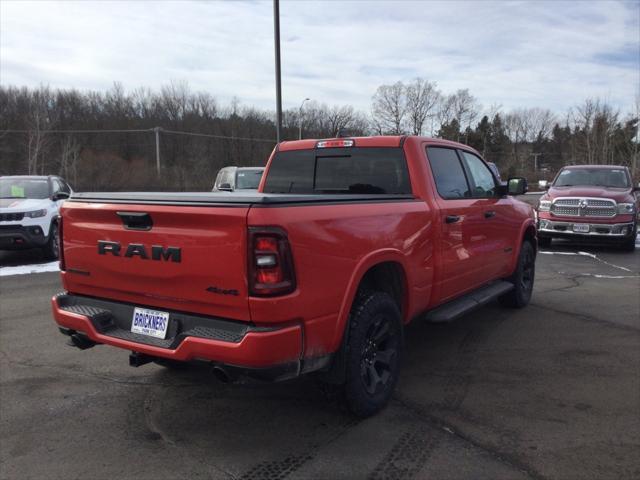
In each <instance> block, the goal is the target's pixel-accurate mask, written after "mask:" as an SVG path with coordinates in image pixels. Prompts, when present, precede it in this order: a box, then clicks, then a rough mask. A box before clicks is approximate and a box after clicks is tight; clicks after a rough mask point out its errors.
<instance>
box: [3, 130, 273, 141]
mask: <svg viewBox="0 0 640 480" xmlns="http://www.w3.org/2000/svg"><path fill="white" fill-rule="evenodd" d="M33 131H34V130H17V129H8V130H2V131H0V133H1V134H5V133H30V132H33ZM156 131H159V132H161V133H170V134H175V135H190V136H193V137H207V138H217V139H221V140H242V141H248V142H265V143H273V144H275V143H276V141H275V140H269V139H267V138H250V137H233V136H229V135H212V134H209V133H197V132H185V131H180V130H165V129H164V128H162V127H154V128H145V129H108V130H107V129H105V130H98V129H88V130H40V133H42V134H46V133H153V132H156Z"/></svg>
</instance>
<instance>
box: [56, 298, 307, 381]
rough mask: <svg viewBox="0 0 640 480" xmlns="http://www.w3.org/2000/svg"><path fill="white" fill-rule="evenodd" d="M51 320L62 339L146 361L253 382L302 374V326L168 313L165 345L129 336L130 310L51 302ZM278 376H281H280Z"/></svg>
mask: <svg viewBox="0 0 640 480" xmlns="http://www.w3.org/2000/svg"><path fill="white" fill-rule="evenodd" d="M51 304H52V308H53V316H54V319H55V321H56V323H57V324H58V325H59V326H60V327H61V331H62V332H63V333H65V334H67V335H71V334H76V333H78V334H81V335H82V336H83V337H86V338H88V339H89V340H91V341H92V342H95V343H99V344H105V345H112V346H114V347H119V348H123V349H126V350H131V351H133V352H138V353H141V354H144V355H148V356H151V357H160V358H167V359H171V360H177V361H185V362H188V361H196V360H198V361H206V362H212V363H214V364H216V365H224V366H229V367H234V368H237V369H238V370H241V371H242V370H255V371H256V373H258V374H260V373H262V374H264V375H258V376H264V377H272V376H271V375H269V372H274V377H275V376H277V378H271V379H282V378H290V377H293V376H297V375H299V374H300V373H302V370H303V364H302V353H303V347H302V326H301V325H300V324H293V325H292V324H289V325H287V326H283V327H267V328H265V327H255V326H253V325H252V324H251V323H249V322H237V321H232V320H227V319H220V318H214V317H204V316H196V315H191V314H186V313H182V312H173V311H169V322H170V326H169V331H168V333H167V337H168V338H167V339H166V340H163V339H155V338H152V337H147V336H144V335H139V334H135V333H132V332H131V320H132V315H133V309H134V306H133V305H130V304H126V303H122V302H112V301H106V300H99V299H94V298H91V297H84V296H79V295H71V294H59V295H56V296H54V297H53V298H52V300H51ZM283 372H284V373H283Z"/></svg>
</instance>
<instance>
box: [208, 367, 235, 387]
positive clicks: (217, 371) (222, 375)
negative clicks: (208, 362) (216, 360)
mask: <svg viewBox="0 0 640 480" xmlns="http://www.w3.org/2000/svg"><path fill="white" fill-rule="evenodd" d="M212 371H213V374H214V375H215V377H216V378H217V379H218V380H219V381H221V382H222V383H230V382H231V376H230V375H229V372H228V371H227V369H225V368H224V367H221V366H220V365H216V366H215V367H213V369H212Z"/></svg>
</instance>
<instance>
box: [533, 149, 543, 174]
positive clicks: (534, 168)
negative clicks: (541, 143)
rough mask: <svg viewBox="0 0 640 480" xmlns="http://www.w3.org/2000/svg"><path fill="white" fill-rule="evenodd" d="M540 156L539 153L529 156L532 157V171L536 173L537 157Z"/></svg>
mask: <svg viewBox="0 0 640 480" xmlns="http://www.w3.org/2000/svg"><path fill="white" fill-rule="evenodd" d="M540 155H542V154H541V153H532V154H531V156H532V157H533V171H534V172H537V171H538V157H539V156H540Z"/></svg>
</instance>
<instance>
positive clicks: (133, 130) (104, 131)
mask: <svg viewBox="0 0 640 480" xmlns="http://www.w3.org/2000/svg"><path fill="white" fill-rule="evenodd" d="M34 131H37V130H14V129H9V130H2V133H30V132H34ZM39 131H40V133H129V132H131V133H141V132H152V131H153V128H146V129H127V130H124V129H122V130H39Z"/></svg>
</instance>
